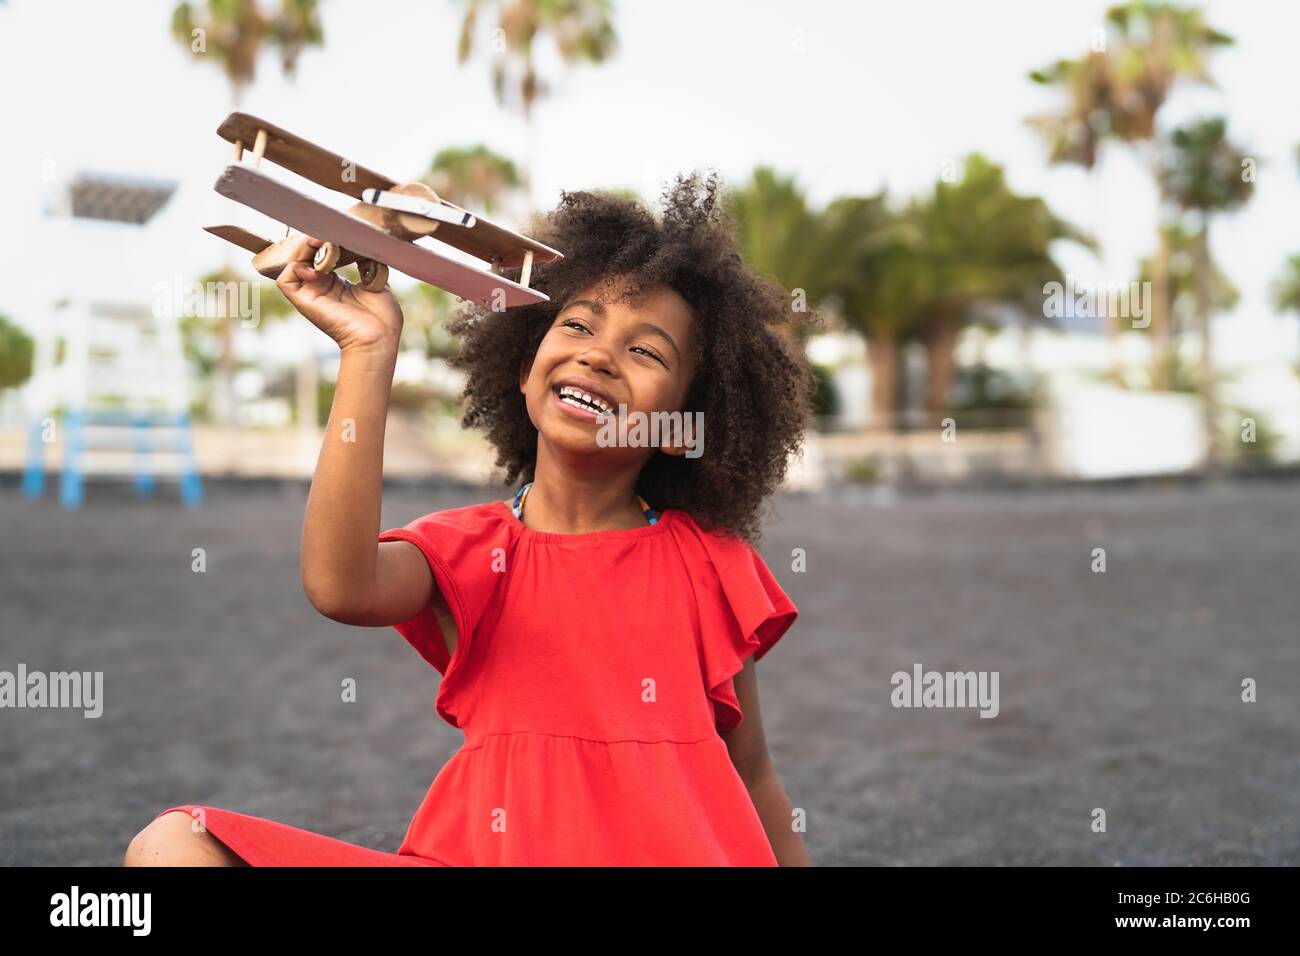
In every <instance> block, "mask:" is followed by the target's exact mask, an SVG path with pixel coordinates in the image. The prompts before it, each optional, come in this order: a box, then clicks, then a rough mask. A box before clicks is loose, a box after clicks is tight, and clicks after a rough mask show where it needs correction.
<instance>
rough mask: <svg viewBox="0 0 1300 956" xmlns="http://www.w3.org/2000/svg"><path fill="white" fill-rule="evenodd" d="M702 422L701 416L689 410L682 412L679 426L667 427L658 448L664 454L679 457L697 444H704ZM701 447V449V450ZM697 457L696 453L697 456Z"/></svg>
mask: <svg viewBox="0 0 1300 956" xmlns="http://www.w3.org/2000/svg"><path fill="white" fill-rule="evenodd" d="M703 429H704V422H703V416H697V415H695V414H693V413H691V412H683V413H682V417H681V427H680V428H675V427H670V428H668V434H667V436H666V439H665V440H664V441H662V442H660V444H659V450H660V451H661V452H663V453H664V454H665V455H671V456H672V457H674V458H681V457H683V456H685V455H686V454H687V453H688V452H691V451H693V450H694V449H695V448H696V447H697V446H702V445H703V444H704V434H703ZM702 450H703V449H701V451H702ZM696 457H698V454H697V456H696Z"/></svg>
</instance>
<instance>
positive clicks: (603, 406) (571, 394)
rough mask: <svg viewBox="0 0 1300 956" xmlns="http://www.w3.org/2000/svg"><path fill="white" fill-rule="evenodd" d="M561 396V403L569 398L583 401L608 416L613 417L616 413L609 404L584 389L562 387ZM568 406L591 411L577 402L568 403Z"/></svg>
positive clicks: (571, 386)
mask: <svg viewBox="0 0 1300 956" xmlns="http://www.w3.org/2000/svg"><path fill="white" fill-rule="evenodd" d="M560 396H561V401H565V400H566V399H568V398H576V399H581V400H582V401H583V402H587V403H588V405H595V406H596V407H597V408H598V409H600V410H601V411H602V412H604V413H605V414H606V415H612V414H613V413H614V410H613V409H612V408H611V407H610V405H609V403H608V402H607V401H605V400H604V399H603V398H597V397H596V396H595V395H591V394H589V393H588V392H584V391H583V390H582V389H580V388H576V387H575V386H573V385H564V386H561V388H560ZM568 404H570V405H572V406H573V407H574V408H583V409H585V410H586V411H591V409H590V408H589V407H587V406H585V405H581V404H578V403H577V402H572V401H570V402H568Z"/></svg>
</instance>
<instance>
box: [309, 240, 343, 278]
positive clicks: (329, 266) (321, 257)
mask: <svg viewBox="0 0 1300 956" xmlns="http://www.w3.org/2000/svg"><path fill="white" fill-rule="evenodd" d="M311 264H312V268H313V269H315V270H316V271H317V272H333V271H334V267H335V266H337V265H338V264H339V247H338V246H336V245H334V243H332V242H324V243H321V247H320V248H319V249H317V250H316V256H315V258H314V259H312V263H311Z"/></svg>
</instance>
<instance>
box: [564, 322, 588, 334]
mask: <svg viewBox="0 0 1300 956" xmlns="http://www.w3.org/2000/svg"><path fill="white" fill-rule="evenodd" d="M560 324H561V325H562V326H563V325H571V326H573V327H574V328H577V329H582V331H584V332H587V331H590V330H589V329H588V328H587V327H586V326H585V325H583V324H582V323H581V322H579V321H578V320H577V319H565V320H564V321H563V322H561V323H560Z"/></svg>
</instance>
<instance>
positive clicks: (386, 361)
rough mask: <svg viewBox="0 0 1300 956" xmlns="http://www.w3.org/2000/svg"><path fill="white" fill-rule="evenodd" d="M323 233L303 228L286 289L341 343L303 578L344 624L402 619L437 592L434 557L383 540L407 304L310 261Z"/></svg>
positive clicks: (306, 527) (315, 600) (313, 597)
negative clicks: (392, 400)
mask: <svg viewBox="0 0 1300 956" xmlns="http://www.w3.org/2000/svg"><path fill="white" fill-rule="evenodd" d="M319 246H320V242H319V240H316V239H312V238H309V237H306V236H304V237H303V240H302V242H301V243H300V245H299V246H298V248H297V250H296V251H295V261H292V262H290V263H289V264H288V265H287V266H285V269H284V271H283V272H282V273H281V274H280V277H279V279H278V280H277V281H276V284H277V286H279V288H280V291H281V292H283V293H284V295H285V297H286V298H288V300H289V301H290V302H291V303H293V306H294V308H296V309H297V310H298V311H299V312H301V313H302V314H303V315H304V316H306V317H307V318H308V319H309V320H310V321H311V322H312V323H313V324H314V325H315V326H316V327H317V328H319V329H321V330H322V331H323V332H325V333H326V334H327V335H329V336H330V338H332V339H334V341H335V342H337V343H338V345H339V351H340V364H339V376H338V385H337V387H336V389H335V393H334V403H333V405H332V407H331V408H330V417H329V423H328V424H327V425H326V428H325V438H324V441H323V442H322V444H321V452H320V458H319V459H318V460H317V462H316V473H315V475H314V476H313V477H312V483H311V491H310V493H309V494H308V496H307V511H306V515H305V517H304V520H303V526H302V584H303V590H304V591H306V593H307V598H308V599H309V600H310V601H311V603H312V606H313V607H315V608H316V609H317V610H318V611H320V612H321V613H322V614H324V615H325V616H326V617H329V618H332V619H334V620H336V621H342V622H343V623H347V624H369V625H375V626H379V625H388V624H394V623H396V622H398V621H402V620H406V619H407V618H410V617H412V616H413V615H415V614H416V613H417V612H418V611H419V610H420V609H421V608H424V607H427V606H428V605H429V603H430V601H434V600H439V599H440V598H441V595H440V594H435V592H437V591H438V588H437V587H436V585H435V584H434V581H433V575H432V573H431V572H430V571H429V566H428V564H427V563H426V562H425V560H424V556H423V555H422V554H420V551H419V549H418V548H416V547H415V546H414V545H411V544H408V543H406V542H385V543H383V544H380V543H379V540H378V538H379V531H380V528H379V517H380V510H379V509H380V494H381V490H382V486H383V467H384V428H385V425H386V423H387V419H388V397H389V394H390V392H391V390H392V384H393V369H394V367H395V365H396V363H397V350H398V342H399V340H400V338H401V334H402V310H401V307H400V306H399V305H398V302H397V299H396V297H395V296H394V295H393V294H392V292H391V291H390V290H389V289H388V288H387V287H385V288H384V289H383V290H382V291H380V292H367V291H365V290H364V289H362V288H360V287H359V286H356V285H353V284H351V283H349V282H347V281H346V280H345V279H343V278H342V277H340V276H336V275H334V274H333V273H321V272H317V271H316V270H315V269H313V268H312V267H311V264H310V260H311V257H312V256H313V254H314V252H315V250H316V248H318V247H319Z"/></svg>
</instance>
